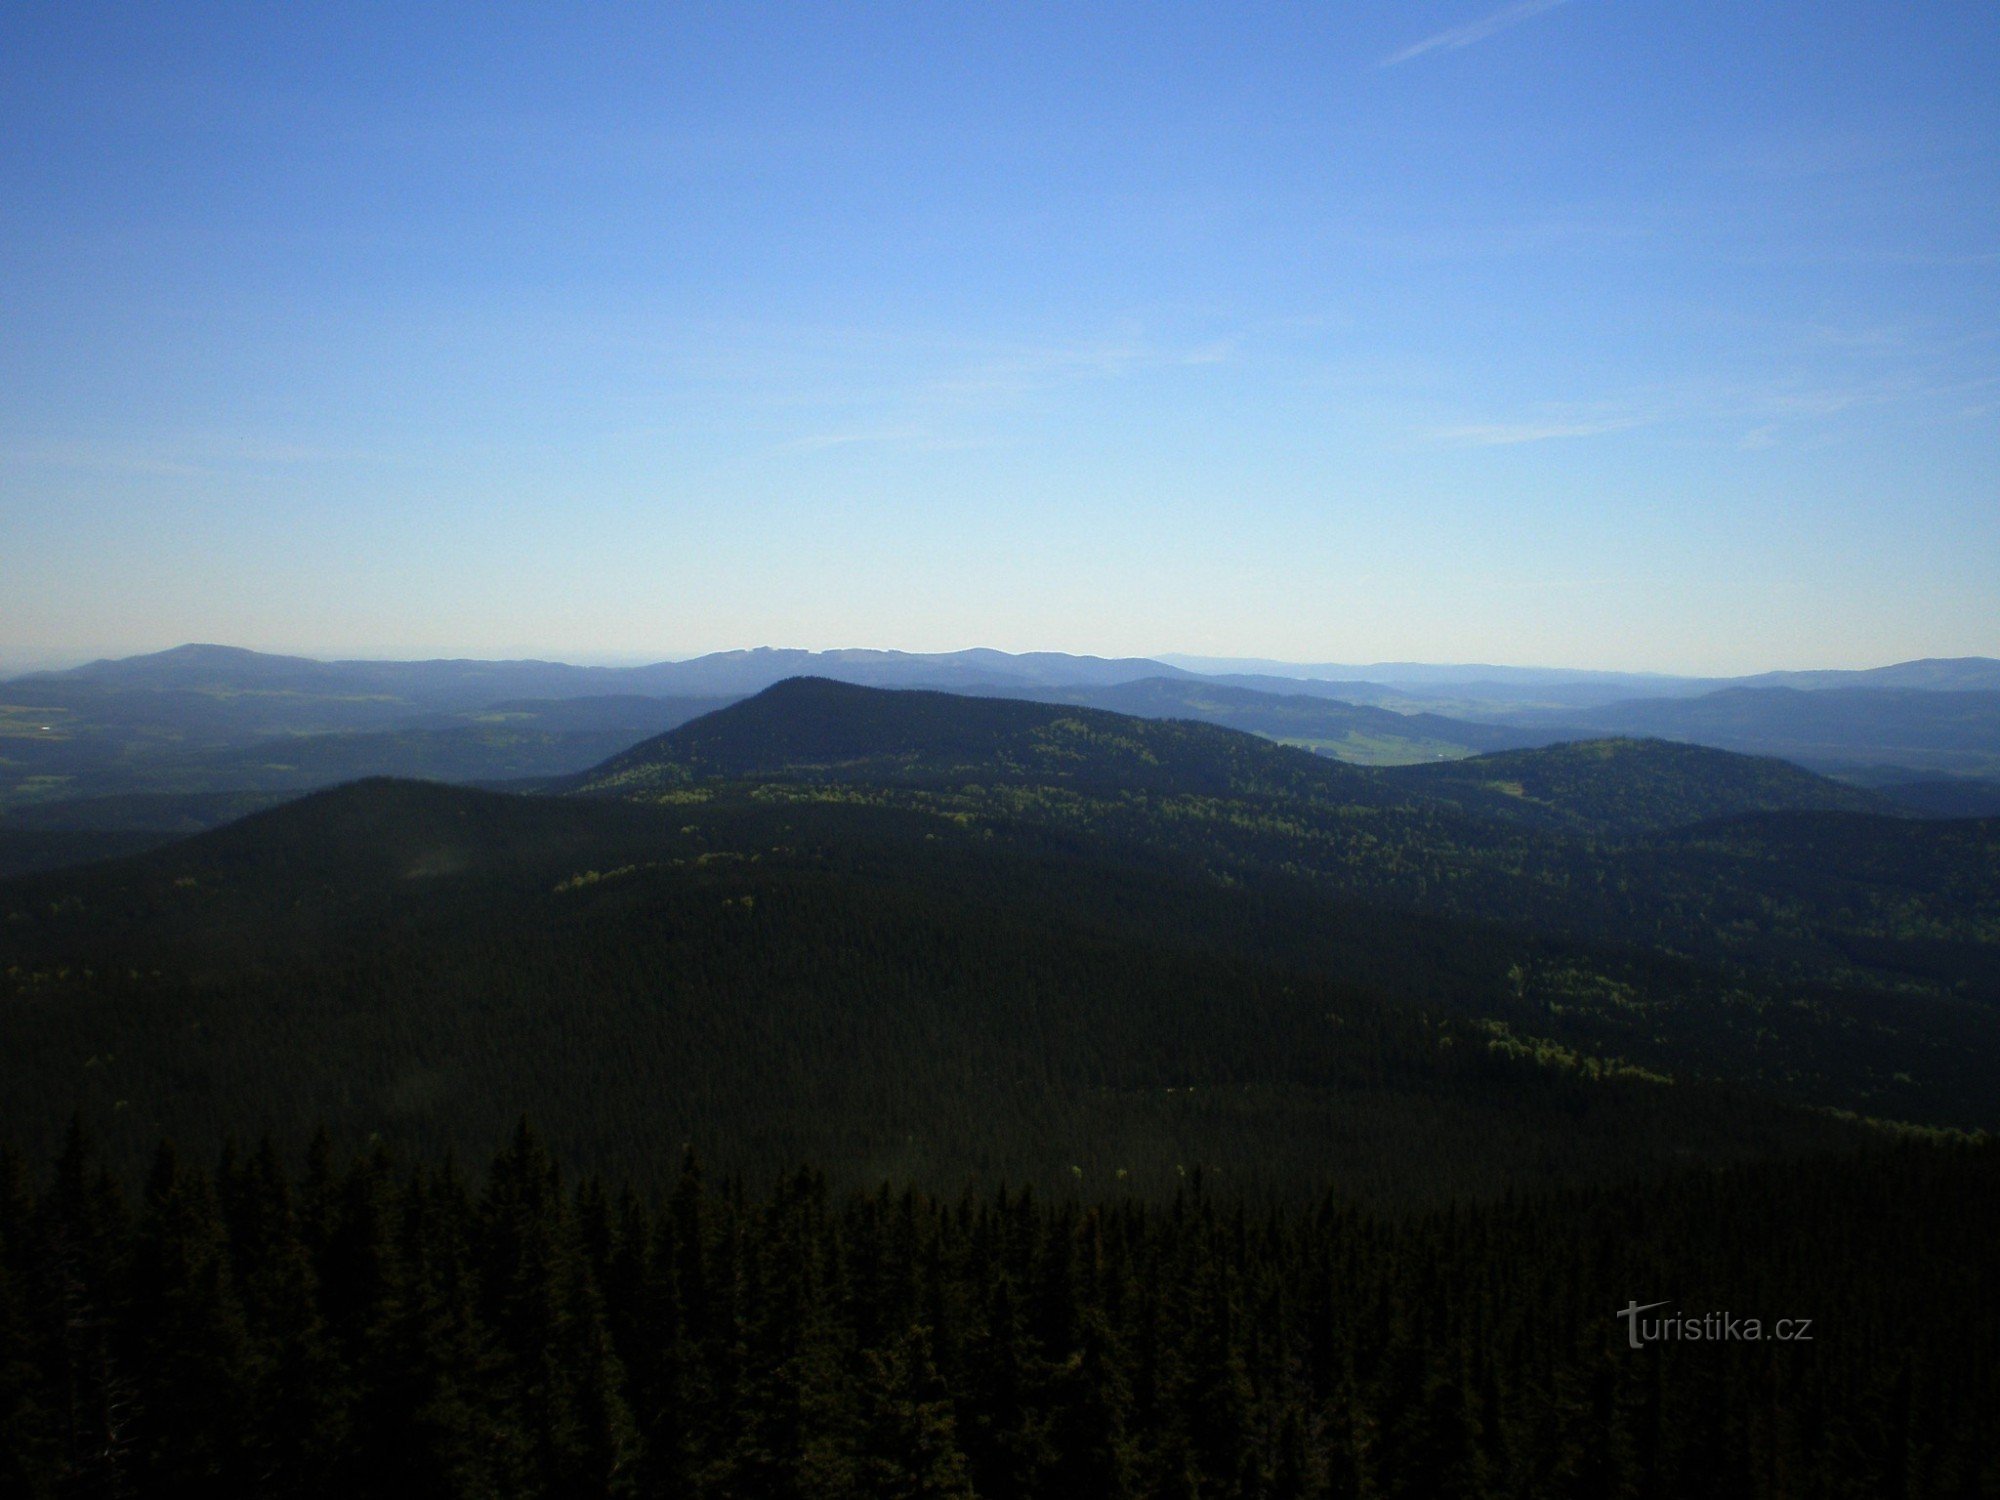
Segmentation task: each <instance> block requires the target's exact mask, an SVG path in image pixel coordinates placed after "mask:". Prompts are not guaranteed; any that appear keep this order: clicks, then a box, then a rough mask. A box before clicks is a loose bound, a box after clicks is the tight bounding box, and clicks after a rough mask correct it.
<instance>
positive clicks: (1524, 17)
mask: <svg viewBox="0 0 2000 1500" xmlns="http://www.w3.org/2000/svg"><path fill="white" fill-rule="evenodd" d="M1568 3H1569V0H1515V3H1514V4H1513V5H1505V6H1502V7H1501V8H1500V9H1499V10H1496V11H1494V12H1493V14H1492V15H1490V16H1484V17H1481V18H1480V19H1479V20H1477V21H1468V22H1466V23H1465V24H1464V25H1463V26H1454V27H1452V28H1450V29H1449V30H1448V31H1440V32H1438V33H1437V35H1435V36H1427V37H1425V38H1424V39H1423V40H1422V41H1421V42H1415V43H1412V44H1411V45H1410V46H1408V47H1405V48H1404V49H1403V50H1402V51H1401V52H1396V53H1391V54H1390V55H1389V56H1388V57H1385V58H1383V59H1382V61H1381V62H1379V63H1377V64H1376V66H1377V67H1382V68H1393V67H1396V66H1397V65H1398V64H1400V63H1406V62H1409V61H1410V60H1411V59H1412V58H1418V57H1422V56H1423V55H1424V54H1425V53H1426V52H1455V51H1457V50H1458V49H1459V48H1460V47H1470V46H1472V45H1473V43H1475V42H1483V41H1485V40H1486V39H1487V38H1488V37H1490V36H1494V35H1496V34H1498V33H1499V32H1502V31H1506V30H1508V29H1509V28H1511V27H1515V26H1519V25H1520V24H1521V23H1522V22H1523V21H1532V20H1533V19H1534V18H1535V17H1536V16H1539V15H1540V14H1542V12H1543V11H1548V10H1554V9H1555V8H1556V7H1557V6H1558V5H1566V4H1568Z"/></svg>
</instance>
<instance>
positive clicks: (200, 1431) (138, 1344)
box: [119, 1144, 254, 1495]
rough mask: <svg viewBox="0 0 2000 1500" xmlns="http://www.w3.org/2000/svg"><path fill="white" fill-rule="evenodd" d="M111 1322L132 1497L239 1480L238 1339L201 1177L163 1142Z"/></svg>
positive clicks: (222, 1247) (242, 1397)
mask: <svg viewBox="0 0 2000 1500" xmlns="http://www.w3.org/2000/svg"><path fill="white" fill-rule="evenodd" d="M129 1298H130V1303H129V1308H128V1310H127V1312H126V1314H125V1317H124V1319H123V1329H122V1333H123V1337H122V1338H121V1339H120V1340H119V1342H120V1344H121V1345H122V1347H123V1350H124V1357H125V1363H126V1368H127V1369H128V1370H129V1371H130V1372H131V1388H132V1416H131V1423H130V1458H129V1468H128V1473H129V1476H130V1482H131V1484H132V1487H133V1489H134V1490H136V1491H137V1492H138V1493H140V1494H160V1495H178V1494H199V1493H221V1494H228V1493H233V1492H237V1491H240V1490H241V1489H242V1488H244V1487H245V1486H246V1485H247V1484H248V1483H249V1480H250V1472H249V1462H248V1459H249V1453H248V1447H249V1445H248V1441H247V1440H248V1437H249V1433H248V1431H247V1424H246V1421H245V1418H246V1416H247V1414H248V1413H249V1411H250V1405H251V1396H252V1392H253V1389H254V1384H253V1376H252V1371H251V1359H250V1341H249V1337H248V1335H247V1333H246V1332H245V1329H244V1326H243V1314H242V1310H241V1308H240V1307H239V1306H238V1305H237V1302H236V1297H235V1294H234V1292H233V1290H232V1288H231V1286H230V1277H229V1260H228V1251H227V1247H226V1244H225V1242H224V1236H223V1228H222V1219H221V1215H220V1213H219V1212H218V1210H217V1208H216V1203H215V1197H214V1194H213V1192H212V1191H211V1189H210V1187H209V1183H208V1179H207V1177H206V1176H205V1175H204V1174H202V1173H199V1172H197V1171H194V1170H192V1169H189V1168H185V1167H183V1166H182V1165H181V1163H180V1161H179V1159H178V1157H177V1155H176V1153H175V1151H174V1149H173V1147H172V1145H171V1144H163V1145H162V1146H161V1147H160V1149H159V1151H158V1153H157V1154H156V1155H155V1157H154V1160H153V1168H152V1171H151V1172H150V1173H149V1174H148V1176H147V1180H146V1191H145V1200H144V1208H143V1211H142V1212H141V1214H140V1216H139V1222H138V1228H137V1233H136V1236H135V1239H134V1244H133V1250H132V1265H131V1279H130V1287H129Z"/></svg>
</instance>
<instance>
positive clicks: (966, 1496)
mask: <svg viewBox="0 0 2000 1500" xmlns="http://www.w3.org/2000/svg"><path fill="white" fill-rule="evenodd" d="M862 1365H863V1374H862V1382H861V1387H862V1388H861V1395H860V1401H861V1431H860V1437H859V1443H858V1448H859V1452H858V1455H857V1460H858V1461H857V1466H856V1473H855V1479H856V1482H857V1487H858V1490H859V1493H860V1494H863V1495H866V1496H870V1497H871V1500H874V1497H879V1500H973V1493H974V1491H973V1488H972V1483H971V1479H970V1475H969V1470H968V1467H967V1464H966V1459H965V1454H964V1453H963V1452H962V1451H961V1450H960V1448H959V1445H958V1436H957V1423H956V1419H955V1417H954V1415H953V1411H952V1401H951V1393H950V1392H949V1391H947V1390H946V1389H945V1386H944V1382H943V1380H942V1379H941V1378H939V1375H938V1372H937V1366H936V1365H935V1364H934V1363H933V1362H932V1359H931V1342H930V1333H929V1330H927V1329H925V1328H923V1327H921V1326H918V1325H913V1326H911V1327H910V1328H909V1329H908V1330H907V1331H906V1332H905V1333H904V1334H903V1336H902V1337H901V1338H899V1339H897V1340H896V1341H895V1342H894V1343H893V1344H892V1345H891V1346H890V1347H889V1348H887V1349H870V1350H867V1351H865V1352H864V1353H863V1355H862ZM1049 1493H1058V1494H1077V1495H1082V1494H1086V1493H1088V1492H1087V1491H1080V1490H1054V1491H1050V1492H1049Z"/></svg>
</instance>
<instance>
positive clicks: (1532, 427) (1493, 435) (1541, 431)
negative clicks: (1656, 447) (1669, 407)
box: [1431, 417, 1645, 448]
mask: <svg viewBox="0 0 2000 1500" xmlns="http://www.w3.org/2000/svg"><path fill="white" fill-rule="evenodd" d="M1644 425H1645V419H1644V418H1640V417H1606V418H1602V419H1599V420H1594V421H1580V422H1472V423H1468V424H1466V425H1465V426H1462V427H1440V428H1438V429H1436V430H1435V431H1433V432H1432V433H1431V438H1432V440H1433V441H1435V442H1440V443H1455V444H1459V445H1461V446H1464V447H1467V448H1511V447H1513V446H1514V445H1515V444H1516V443H1542V442H1547V441H1548V440H1549V439H1551V438H1579V437H1596V436H1597V435H1598V434H1600V433H1605V432H1623V431H1625V430H1626V429H1627V428H1632V427H1641V426H1644Z"/></svg>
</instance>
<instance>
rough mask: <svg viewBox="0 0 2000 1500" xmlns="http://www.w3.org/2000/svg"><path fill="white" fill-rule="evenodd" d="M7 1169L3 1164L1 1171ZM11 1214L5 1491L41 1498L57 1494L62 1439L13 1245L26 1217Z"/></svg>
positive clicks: (3, 1251) (2, 1357) (2, 1320)
mask: <svg viewBox="0 0 2000 1500" xmlns="http://www.w3.org/2000/svg"><path fill="white" fill-rule="evenodd" d="M5 1170H6V1165H5V1163H4V1162H0V1174H4V1172H5ZM4 1191H5V1188H4V1187H0V1193H4ZM22 1206H23V1207H25V1204H23V1205H22ZM0 1212H5V1211H4V1210H0ZM5 1217H6V1218H7V1220H8V1221H9V1225H10V1229H11V1232H10V1230H9V1229H0V1495H20V1496H24V1497H29V1500H38V1497H41V1496H46V1495H52V1494H53V1493H54V1492H55V1484H56V1442H55V1434H54V1432H53V1431H52V1430H51V1422H50V1416H49V1412H48V1409H47V1407H46V1405H45V1403H44V1400H43V1391H42V1379H41V1372H40V1371H39V1370H38V1369H37V1368H36V1365H35V1359H34V1346H33V1343H32V1341H31V1340H30V1338H29V1334H28V1327H27V1323H26V1320H25V1319H24V1318H23V1317H22V1313H21V1296H20V1292H21V1289H22V1282H23V1278H22V1277H21V1276H20V1274H19V1269H18V1268H19V1266H20V1261H21V1258H20V1257H18V1256H17V1255H15V1254H14V1253H13V1245H14V1241H15V1239H16V1238H18V1237H19V1235H20V1234H21V1232H22V1231H23V1230H24V1229H25V1228H26V1222H25V1215H24V1214H22V1215H17V1214H14V1213H12V1212H5Z"/></svg>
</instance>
